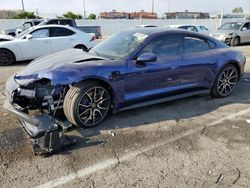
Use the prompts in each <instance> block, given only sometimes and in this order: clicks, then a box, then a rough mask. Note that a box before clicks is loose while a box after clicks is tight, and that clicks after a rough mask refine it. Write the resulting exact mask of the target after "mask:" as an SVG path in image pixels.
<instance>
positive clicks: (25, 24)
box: [22, 22, 32, 29]
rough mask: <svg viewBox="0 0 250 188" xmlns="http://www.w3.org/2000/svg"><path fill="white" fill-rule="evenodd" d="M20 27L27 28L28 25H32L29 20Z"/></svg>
mask: <svg viewBox="0 0 250 188" xmlns="http://www.w3.org/2000/svg"><path fill="white" fill-rule="evenodd" d="M22 27H23V29H29V28H30V27H32V25H31V22H25V23H24V24H23V26H22Z"/></svg>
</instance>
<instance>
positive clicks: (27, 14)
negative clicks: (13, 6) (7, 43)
mask: <svg viewBox="0 0 250 188" xmlns="http://www.w3.org/2000/svg"><path fill="white" fill-rule="evenodd" d="M12 18H13V19H41V18H42V17H39V16H36V15H35V13H34V12H28V11H24V12H21V13H19V14H18V15H17V16H13V17H12Z"/></svg>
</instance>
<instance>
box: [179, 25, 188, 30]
mask: <svg viewBox="0 0 250 188" xmlns="http://www.w3.org/2000/svg"><path fill="white" fill-rule="evenodd" d="M178 29H185V30H187V27H186V26H180V27H178Z"/></svg>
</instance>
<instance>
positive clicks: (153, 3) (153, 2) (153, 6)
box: [152, 0, 155, 13]
mask: <svg viewBox="0 0 250 188" xmlns="http://www.w3.org/2000/svg"><path fill="white" fill-rule="evenodd" d="M154 9H155V0H152V13H154Z"/></svg>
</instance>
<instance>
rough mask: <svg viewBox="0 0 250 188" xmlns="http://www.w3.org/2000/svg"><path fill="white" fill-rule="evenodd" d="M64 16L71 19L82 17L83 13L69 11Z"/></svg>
mask: <svg viewBox="0 0 250 188" xmlns="http://www.w3.org/2000/svg"><path fill="white" fill-rule="evenodd" d="M63 17H64V18H71V19H82V15H80V14H75V13H73V12H70V11H69V12H67V13H65V14H63Z"/></svg>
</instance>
